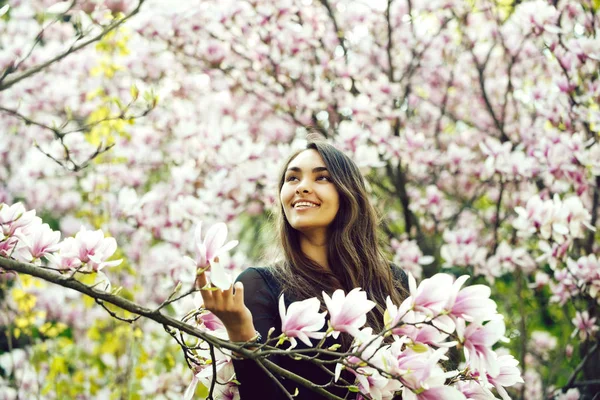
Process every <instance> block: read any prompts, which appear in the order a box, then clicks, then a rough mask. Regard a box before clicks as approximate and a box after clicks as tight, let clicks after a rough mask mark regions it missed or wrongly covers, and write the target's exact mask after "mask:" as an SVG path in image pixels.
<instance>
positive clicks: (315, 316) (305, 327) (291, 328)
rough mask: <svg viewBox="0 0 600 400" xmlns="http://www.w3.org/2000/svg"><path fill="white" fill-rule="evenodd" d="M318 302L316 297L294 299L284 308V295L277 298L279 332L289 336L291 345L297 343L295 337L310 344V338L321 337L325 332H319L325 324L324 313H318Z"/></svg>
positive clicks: (292, 346)
mask: <svg viewBox="0 0 600 400" xmlns="http://www.w3.org/2000/svg"><path fill="white" fill-rule="evenodd" d="M320 305H321V304H320V302H319V300H318V299H317V298H315V297H313V298H310V299H306V300H302V301H296V302H293V303H292V304H290V306H289V307H288V309H287V310H286V308H285V300H284V295H283V294H282V295H281V297H280V298H279V316H280V317H281V332H282V333H283V334H285V336H286V337H288V338H290V342H291V344H292V345H291V347H290V348H294V347H296V345H297V342H296V338H298V339H300V340H301V341H302V342H303V343H304V344H306V345H307V346H312V343H311V341H310V339H311V338H312V339H322V338H323V337H325V332H319V331H320V330H321V328H323V326H324V325H325V314H327V312H322V313H319V308H320Z"/></svg>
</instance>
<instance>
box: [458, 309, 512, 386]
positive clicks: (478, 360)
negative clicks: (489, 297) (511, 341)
mask: <svg viewBox="0 0 600 400" xmlns="http://www.w3.org/2000/svg"><path fill="white" fill-rule="evenodd" d="M505 331H506V327H505V325H504V320H494V321H490V322H488V323H487V324H485V325H481V324H480V322H477V321H475V322H471V323H470V324H469V325H468V326H466V327H465V321H464V320H463V319H458V321H457V323H456V333H457V334H458V337H459V339H460V341H461V342H462V343H463V346H464V350H465V358H466V360H467V363H468V364H470V365H471V366H472V368H473V369H474V370H476V371H479V372H481V373H483V372H487V373H488V374H490V375H492V376H496V375H498V374H499V373H500V367H499V365H498V363H497V360H496V358H497V357H496V353H494V351H493V350H492V346H493V345H494V344H496V342H498V341H499V340H501V339H504V332H505Z"/></svg>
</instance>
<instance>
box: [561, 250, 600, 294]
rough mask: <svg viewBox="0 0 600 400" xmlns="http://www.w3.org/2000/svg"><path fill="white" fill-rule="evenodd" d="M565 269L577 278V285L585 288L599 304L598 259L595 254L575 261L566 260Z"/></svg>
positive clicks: (599, 264)
mask: <svg viewBox="0 0 600 400" xmlns="http://www.w3.org/2000/svg"><path fill="white" fill-rule="evenodd" d="M567 268H568V270H569V273H571V274H573V275H574V276H575V278H577V285H578V286H581V287H585V288H586V290H587V292H588V293H589V295H590V296H591V297H592V298H593V299H596V301H597V302H599V303H600V259H598V258H597V257H596V255H595V254H590V255H588V256H583V257H580V258H579V259H577V261H574V260H573V259H571V258H567Z"/></svg>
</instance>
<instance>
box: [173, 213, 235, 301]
mask: <svg viewBox="0 0 600 400" xmlns="http://www.w3.org/2000/svg"><path fill="white" fill-rule="evenodd" d="M226 240H227V225H225V224H224V223H223V222H219V223H216V224H214V225H213V226H211V227H210V228H209V229H208V232H206V236H205V237H204V240H202V224H201V223H198V225H196V230H195V232H194V241H195V244H196V260H193V259H191V258H190V257H187V256H185V257H184V259H185V260H186V262H187V263H188V264H189V265H190V267H192V268H194V270H196V269H204V268H206V267H208V266H210V281H211V283H212V284H214V285H215V286H216V287H218V288H219V289H221V290H227V289H229V288H230V287H231V276H229V275H228V274H227V272H226V271H225V269H224V267H223V266H222V265H221V264H220V262H219V255H221V254H224V253H226V252H227V251H229V250H231V249H232V248H234V247H235V246H237V244H238V241H237V240H231V241H229V242H227V243H225V241H226Z"/></svg>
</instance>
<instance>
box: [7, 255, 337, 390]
mask: <svg viewBox="0 0 600 400" xmlns="http://www.w3.org/2000/svg"><path fill="white" fill-rule="evenodd" d="M0 268H3V269H5V270H8V271H15V272H18V273H22V274H26V275H30V276H33V277H36V278H40V279H43V280H45V281H47V282H50V283H54V284H56V285H59V286H62V287H65V288H67V289H71V290H74V291H76V292H79V293H82V294H85V295H87V296H90V297H91V298H93V299H95V300H96V299H98V300H101V301H103V302H106V303H109V304H112V305H114V306H117V307H119V308H121V309H123V310H126V311H129V312H131V313H133V314H136V315H139V316H141V317H145V318H148V319H150V320H152V321H154V322H157V323H159V324H161V325H163V326H168V327H170V328H175V329H178V330H179V331H181V332H184V333H186V334H188V335H191V336H193V337H196V338H199V339H202V340H204V341H205V342H206V343H208V344H209V345H213V346H215V347H217V348H219V349H221V348H224V349H228V350H232V351H234V352H236V353H237V354H240V355H241V356H242V357H244V358H249V359H258V358H259V357H262V353H260V352H259V353H257V352H255V351H253V350H249V349H247V348H246V347H245V346H246V345H247V344H248V343H232V342H230V341H228V340H223V339H219V338H217V337H215V336H212V335H210V334H207V333H205V332H202V331H200V330H199V329H197V328H195V327H193V326H191V325H188V324H186V323H184V322H182V321H179V320H177V319H175V318H173V317H170V316H168V315H165V314H163V313H161V312H160V311H157V310H151V309H149V308H146V307H143V306H140V305H139V304H136V303H134V302H132V301H129V300H127V299H125V298H123V297H120V296H115V295H113V294H111V293H107V292H104V291H100V290H96V289H94V288H92V287H90V286H87V285H85V284H83V283H81V282H79V281H78V280H76V279H74V278H72V277H71V278H69V277H66V276H63V275H61V274H58V273H56V272H53V271H50V270H47V269H44V268H40V267H37V266H35V265H33V264H28V263H22V262H18V261H15V260H12V259H8V258H5V257H1V256H0ZM263 362H264V364H265V366H266V367H268V368H269V369H270V370H271V371H274V372H275V373H276V374H278V375H280V376H283V377H286V378H288V379H291V380H293V381H295V382H298V383H299V384H301V385H302V386H304V387H306V388H308V389H309V390H312V391H314V392H316V393H319V394H321V395H323V396H325V397H326V398H328V399H335V400H342V399H341V397H338V396H335V395H333V394H331V393H329V392H328V391H326V390H325V389H323V388H315V387H314V386H313V384H312V382H310V381H309V380H307V379H305V378H302V377H301V376H299V375H296V374H294V373H293V372H291V371H288V370H286V369H284V368H282V367H280V366H278V365H277V364H275V363H273V362H272V361H269V360H264V361H263Z"/></svg>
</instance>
